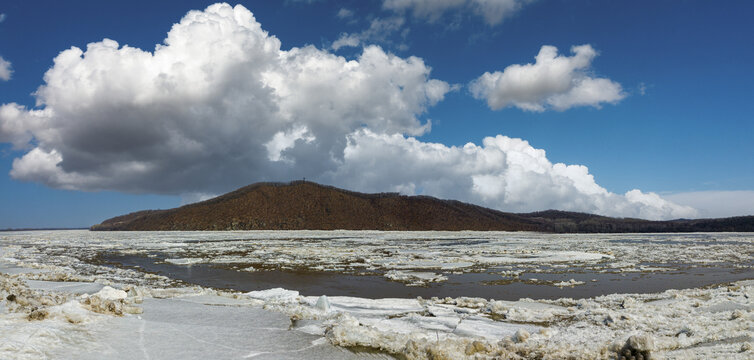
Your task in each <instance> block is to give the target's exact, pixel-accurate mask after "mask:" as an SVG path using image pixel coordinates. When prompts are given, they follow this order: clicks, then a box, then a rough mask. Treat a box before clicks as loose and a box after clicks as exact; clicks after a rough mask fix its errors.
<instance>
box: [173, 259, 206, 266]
mask: <svg viewBox="0 0 754 360" xmlns="http://www.w3.org/2000/svg"><path fill="white" fill-rule="evenodd" d="M165 262H166V263H169V264H173V265H193V264H199V263H202V262H204V259H202V258H180V259H165Z"/></svg>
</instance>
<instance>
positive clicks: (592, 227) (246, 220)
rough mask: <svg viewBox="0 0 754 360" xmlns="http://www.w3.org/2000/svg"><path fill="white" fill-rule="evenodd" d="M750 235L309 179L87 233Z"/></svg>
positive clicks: (736, 221)
mask: <svg viewBox="0 0 754 360" xmlns="http://www.w3.org/2000/svg"><path fill="white" fill-rule="evenodd" d="M337 229H344V230H483V231H488V230H498V231H542V232H587V233H592V232H700V231H705V232H707V231H708V232H714V231H741V232H747V231H754V216H744V217H735V218H726V219H699V220H672V221H647V220H640V219H619V218H610V217H604V216H598V215H591V214H584V213H574V212H564V211H555V210H548V211H543V212H535V213H528V214H515V213H506V212H501V211H497V210H492V209H487V208H484V207H481V206H476V205H471V204H467V203H462V202H460V201H454V200H440V199H436V198H433V197H429V196H404V195H400V194H397V193H379V194H363V193H358V192H353V191H348V190H343V189H338V188H335V187H331V186H324V185H320V184H316V183H313V182H308V181H307V182H304V181H296V182H291V183H258V184H253V185H249V186H246V187H243V188H240V189H238V190H236V191H233V192H230V193H227V194H225V195H221V196H219V197H216V198H213V199H210V200H206V201H202V202H199V203H194V204H190V205H185V206H182V207H179V208H175V209H169V210H145V211H140V212H135V213H131V214H127V215H122V216H118V217H114V218H112V219H108V220H105V221H104V222H102V223H101V224H98V225H94V226H92V227H91V230H337Z"/></svg>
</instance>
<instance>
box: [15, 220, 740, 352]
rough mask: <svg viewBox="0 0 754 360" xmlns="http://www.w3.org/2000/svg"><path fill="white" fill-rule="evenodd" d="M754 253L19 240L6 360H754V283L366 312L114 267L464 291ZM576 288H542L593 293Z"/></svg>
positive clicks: (351, 300)
mask: <svg viewBox="0 0 754 360" xmlns="http://www.w3.org/2000/svg"><path fill="white" fill-rule="evenodd" d="M752 245H754V235H752V234H690V235H652V234H650V235H638V234H629V235H546V234H532V233H473V232H459V233H451V232H437V233H435V232H427V233H404V232H395V233H382V232H346V231H335V232H232V233H196V232H191V233H179V232H176V233H138V232H136V233H90V232H86V231H64V232H54V231H51V232H17V233H2V234H0V296H2V298H1V299H2V300H0V358H3V359H6V358H8V359H44V358H50V359H57V358H80V359H99V358H112V359H144V358H150V359H159V358H185V359H199V358H239V359H240V358H252V359H281V358H282V359H286V358H289V359H295V358H302V357H303V358H311V359H316V358H321V359H341V358H342V359H346V358H390V357H393V356H396V357H402V358H408V359H429V358H453V359H456V358H457V359H463V358H475V359H491V358H512V359H515V358H524V359H528V358H553V359H555V358H575V359H595V358H597V359H599V358H605V359H608V358H615V357H617V356H618V354H619V353H621V352H625V351H628V352H630V353H632V354H638V353H642V352H647V353H651V355H652V356H653V357H657V358H668V359H687V358H713V359H751V358H754V351H753V350H752V343H754V339H753V338H752V334H753V333H754V332H753V331H752V329H754V280H742V281H736V282H732V283H726V284H720V285H716V286H711V287H702V288H689V289H673V290H667V291H663V292H656V293H647V294H610V295H605V296H599V297H594V298H588V299H570V298H560V299H555V300H542V299H540V300H537V299H520V300H517V301H504V300H495V299H486V298H476V297H445V298H411V299H406V298H382V299H366V298H361V297H347V296H328V294H317V295H314V296H304V295H301V294H300V293H299V291H298V290H297V289H285V288H280V287H279V288H274V287H271V288H270V289H267V290H261V291H251V292H241V291H232V290H217V289H210V288H203V287H200V286H194V285H190V284H186V283H184V282H181V281H178V280H176V279H171V278H169V277H167V276H163V275H155V274H152V273H149V272H145V271H141V270H139V269H138V268H131V267H113V266H110V265H107V264H105V263H103V262H102V261H101V260H100V259H101V257H102V256H103V255H105V254H120V255H122V256H126V255H129V256H134V255H138V256H145V257H150V256H157V257H158V258H160V257H161V259H162V261H165V262H169V263H170V261H168V260H165V259H173V260H174V261H172V263H173V264H181V265H189V264H197V263H202V264H223V266H227V264H236V263H237V264H240V265H239V267H238V270H239V271H243V269H244V268H248V267H250V266H253V267H254V268H255V269H258V271H257V272H255V274H256V273H260V272H261V273H263V272H264V270H265V269H283V270H285V269H286V268H289V267H290V268H297V269H300V268H304V269H306V268H314V267H318V268H319V269H320V270H322V271H333V272H345V273H356V272H359V271H364V270H368V269H371V271H382V272H383V273H384V274H385V276H386V277H388V278H391V279H392V280H396V281H401V282H404V283H406V284H407V285H422V284H423V285H426V284H429V283H435V282H437V281H447V280H446V278H447V276H446V274H447V272H449V271H453V272H461V273H464V272H479V271H486V270H490V271H494V272H495V274H504V275H505V276H508V277H509V278H518V277H519V276H520V275H522V274H523V273H524V272H526V273H537V272H539V271H542V269H545V268H560V267H558V266H560V265H563V267H562V269H564V270H563V271H566V273H567V272H569V271H574V272H578V271H586V270H588V271H591V272H597V273H599V272H607V273H618V274H621V273H631V272H640V273H651V272H663V273H673V272H674V271H678V270H677V269H683V268H686V267H689V266H710V264H726V265H727V266H730V267H732V268H740V269H741V271H747V269H749V268H750V266H751V264H752V253H753V252H754V246H752ZM573 249H578V250H573ZM187 259H190V260H187ZM497 276H500V275H497ZM565 279H570V280H567V281H562V282H553V281H550V282H543V285H542V286H548V287H549V288H550V289H552V290H553V291H558V290H560V289H557V288H555V287H553V285H554V286H566V287H570V286H576V287H577V288H578V287H580V286H586V285H583V282H582V281H579V280H575V279H573V278H570V277H566V278H565ZM480 286H482V285H480ZM351 349H358V350H359V351H351ZM362 350H370V351H362Z"/></svg>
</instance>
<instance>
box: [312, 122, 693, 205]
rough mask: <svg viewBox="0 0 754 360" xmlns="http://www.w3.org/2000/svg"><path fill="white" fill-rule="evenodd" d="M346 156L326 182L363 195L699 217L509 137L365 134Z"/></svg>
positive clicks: (353, 139)
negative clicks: (429, 138) (617, 187)
mask: <svg viewBox="0 0 754 360" xmlns="http://www.w3.org/2000/svg"><path fill="white" fill-rule="evenodd" d="M344 152H345V156H344V159H343V161H342V164H341V165H340V166H339V167H338V168H337V169H336V170H335V171H332V172H329V173H327V174H326V176H325V178H326V179H327V180H328V182H331V183H334V184H338V185H341V186H346V187H349V188H354V189H360V190H364V191H374V192H376V191H386V190H389V191H399V192H402V193H408V194H432V195H434V196H438V197H441V198H451V199H460V200H463V201H468V202H472V203H475V204H481V205H484V206H488V207H492V208H496V209H504V210H506V211H516V212H527V211H536V210H543V209H560V210H571V211H583V212H589V213H597V214H603V215H609V216H620V217H636V218H645V219H670V218H681V217H693V216H695V215H697V213H696V211H695V210H694V209H693V208H691V207H687V206H679V205H676V204H673V203H671V202H669V201H666V200H664V199H662V198H661V197H660V196H659V195H657V194H654V193H643V192H641V191H639V190H632V191H629V192H627V193H626V194H625V195H618V194H614V193H611V192H609V191H607V190H606V189H604V188H603V187H601V186H599V185H598V184H597V183H596V182H595V180H594V177H593V176H592V175H591V174H589V170H588V169H587V167H585V166H582V165H566V164H562V163H556V164H553V163H551V162H550V161H549V160H548V159H547V156H546V154H545V151H544V150H542V149H536V148H534V147H532V146H531V145H530V144H529V143H528V142H527V141H525V140H522V139H515V138H509V137H506V136H502V135H498V136H496V137H487V138H485V139H484V141H483V142H482V145H481V146H479V145H475V144H472V143H468V144H466V145H465V146H463V147H454V146H446V145H443V144H438V143H427V142H422V141H419V140H417V139H415V138H413V137H405V136H403V135H400V134H392V135H390V134H378V133H375V132H372V131H369V130H360V131H356V132H354V133H352V134H350V135H349V136H348V146H347V147H346V149H345V151H344Z"/></svg>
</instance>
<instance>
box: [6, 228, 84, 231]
mask: <svg viewBox="0 0 754 360" xmlns="http://www.w3.org/2000/svg"><path fill="white" fill-rule="evenodd" d="M88 229H89V228H88V227H72V228H70V227H49V228H18V229H11V228H8V229H0V232H11V231H49V230H88Z"/></svg>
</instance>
